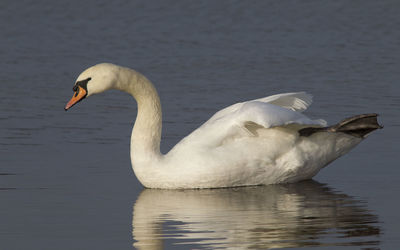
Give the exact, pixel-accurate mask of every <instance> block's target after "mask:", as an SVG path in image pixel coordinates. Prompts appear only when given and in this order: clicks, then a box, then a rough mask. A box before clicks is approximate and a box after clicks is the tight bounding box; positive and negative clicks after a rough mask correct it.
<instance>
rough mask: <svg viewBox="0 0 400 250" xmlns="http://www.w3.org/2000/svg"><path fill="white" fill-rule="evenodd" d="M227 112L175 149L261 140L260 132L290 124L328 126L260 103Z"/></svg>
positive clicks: (249, 103)
mask: <svg viewBox="0 0 400 250" xmlns="http://www.w3.org/2000/svg"><path fill="white" fill-rule="evenodd" d="M228 108H229V109H228V110H227V109H224V110H222V111H224V112H222V113H221V111H220V112H218V113H217V114H216V115H214V116H213V117H212V118H211V119H210V120H208V121H207V122H205V123H204V124H203V125H202V126H201V127H199V128H198V129H196V130H195V131H193V132H192V133H191V134H190V135H189V136H187V137H185V138H184V139H183V140H182V141H181V142H180V143H178V144H177V145H176V147H175V148H174V149H175V150H178V149H179V148H183V147H188V148H190V146H189V145H188V144H191V145H192V146H196V145H197V146H200V147H216V146H219V145H222V144H224V142H227V141H231V139H238V138H241V137H249V136H251V137H254V136H259V135H258V134H257V132H256V131H257V130H258V129H260V128H265V129H268V128H272V127H279V126H285V125H289V124H299V125H315V126H325V125H326V122H325V121H324V120H311V119H310V118H308V117H307V116H305V115H303V114H302V113H300V112H296V111H293V110H290V109H287V108H284V107H280V106H277V105H274V104H270V103H267V102H262V101H259V100H255V101H249V102H245V103H240V104H239V105H238V104H235V105H232V106H230V107H228ZM228 111H230V112H228ZM303 127H304V126H303Z"/></svg>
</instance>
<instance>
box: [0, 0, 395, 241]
mask: <svg viewBox="0 0 400 250" xmlns="http://www.w3.org/2000/svg"><path fill="white" fill-rule="evenodd" d="M399 11H400V4H399V3H398V1H351V2H349V1H330V2H328V1H287V2H286V1H285V2H282V1H251V2H247V1H216V2H200V1H147V2H144V1H123V0H117V1H104V0H100V1H84V2H82V1H63V2H60V1H59V2H54V1H50V0H49V1H44V0H40V1H28V0H24V1H9V0H4V1H2V2H1V3H0V38H1V39H0V58H1V60H0V66H1V71H0V80H1V81H0V86H1V91H0V202H1V206H0V221H1V223H0V248H1V249H134V248H139V249H163V248H164V249H191V248H192V249H193V248H195V249H201V248H238V249H246V248H255V249H266V248H291V247H313V248H324V249H335V248H340V249H341V248H349V249H396V248H398V247H399V246H400V240H399V238H398V232H399V230H400V218H399V213H398V211H400V210H399V209H400V208H399V205H400V203H399V201H398V198H397V197H398V196H399V191H400V182H399V176H400V170H399V169H400V168H399V166H398V161H397V159H398V158H399V157H398V151H399V140H400V133H398V129H399V127H400V118H399V115H400V111H399V105H400V97H399V96H400V88H399V85H398V83H399V80H400V73H399V72H400V71H399V61H400V53H399V44H400V30H399V28H398V27H400V16H399V15H398V13H399ZM99 62H113V63H117V64H120V65H124V66H128V67H131V68H135V69H136V70H138V71H140V72H141V73H143V74H144V75H146V76H147V77H148V78H149V79H150V80H151V81H152V82H153V83H154V84H155V86H156V87H157V89H158V90H159V94H160V96H161V101H162V105H163V113H164V127H163V137H162V145H161V147H162V151H163V152H168V150H169V149H170V148H171V147H172V146H173V145H174V144H175V143H177V142H178V141H179V140H180V139H181V138H182V137H184V136H185V135H187V134H188V133H190V131H192V130H193V129H195V128H196V127H198V126H199V125H200V124H201V123H203V122H204V121H205V120H207V118H209V117H210V116H211V115H212V114H213V113H214V112H216V111H217V110H219V109H221V108H223V107H225V106H227V105H230V104H232V103H235V102H238V101H243V100H248V99H254V98H259V97H263V96H267V95H271V94H275V93H280V92H293V91H307V92H310V93H311V94H313V95H314V104H313V105H312V106H311V108H310V109H309V110H308V111H307V115H309V116H310V117H312V118H324V119H326V120H327V121H328V122H330V123H334V122H337V121H339V120H341V119H343V118H345V117H347V116H351V115H355V114H359V113H367V112H376V113H379V114H380V115H381V116H380V120H381V123H382V124H384V125H385V128H384V129H383V130H380V131H377V132H375V133H374V134H373V135H371V136H370V137H369V138H368V139H367V140H366V141H365V142H363V143H361V144H360V145H359V146H358V147H357V148H356V149H354V150H353V151H352V152H351V153H350V154H348V155H346V156H344V157H343V158H341V159H339V160H337V161H335V162H334V163H332V164H331V165H329V167H327V168H326V169H324V170H322V171H321V172H320V173H319V174H318V175H317V176H316V177H315V178H314V181H308V182H303V183H298V184H290V185H276V186H268V187H251V188H235V189H221V190H188V191H165V190H144V189H143V187H142V186H141V185H140V183H139V182H138V180H137V179H136V177H135V176H134V174H133V172H132V170H131V166H130V159H129V136H130V132H131V128H132V125H133V122H134V119H135V115H136V104H135V102H134V101H133V100H132V98H131V97H129V96H128V95H126V94H124V93H120V92H113V91H111V92H108V93H106V94H103V95H99V96H95V97H93V98H90V100H85V101H83V102H81V103H80V104H79V105H77V106H76V107H74V108H72V109H71V111H69V112H64V110H63V107H64V106H65V103H66V102H67V101H68V100H69V98H70V97H71V95H72V91H71V88H72V86H73V84H74V81H75V79H76V77H77V75H78V74H79V73H80V72H81V71H82V70H84V69H85V68H87V67H89V66H91V65H93V64H96V63H99Z"/></svg>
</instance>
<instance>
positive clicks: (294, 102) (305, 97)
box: [209, 92, 312, 121]
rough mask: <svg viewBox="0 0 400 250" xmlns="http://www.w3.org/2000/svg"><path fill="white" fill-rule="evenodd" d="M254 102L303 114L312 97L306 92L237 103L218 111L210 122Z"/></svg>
mask: <svg viewBox="0 0 400 250" xmlns="http://www.w3.org/2000/svg"><path fill="white" fill-rule="evenodd" d="M254 101H257V102H263V103H269V104H274V105H277V106H280V107H283V108H286V109H290V110H293V111H298V112H303V111H304V110H306V109H307V108H308V107H309V106H310V105H311V103H312V95H310V94H307V93H306V92H295V93H284V94H277V95H271V96H267V97H263V98H260V99H256V100H252V101H248V102H240V103H236V104H233V105H231V106H229V107H226V108H224V109H222V110H220V111H218V112H217V113H215V114H214V115H213V116H212V117H211V118H210V120H209V121H212V120H216V119H219V118H221V117H223V116H226V115H227V114H230V113H233V112H236V111H237V110H239V109H241V108H242V107H243V105H245V104H246V103H249V102H254Z"/></svg>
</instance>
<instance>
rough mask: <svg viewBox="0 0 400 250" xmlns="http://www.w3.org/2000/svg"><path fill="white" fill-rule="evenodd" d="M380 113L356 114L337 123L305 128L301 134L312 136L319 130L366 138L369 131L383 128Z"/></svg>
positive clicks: (301, 130)
mask: <svg viewBox="0 0 400 250" xmlns="http://www.w3.org/2000/svg"><path fill="white" fill-rule="evenodd" d="M377 116H378V114H363V115H356V116H353V117H350V118H347V119H344V120H343V121H341V122H339V123H338V124H336V125H333V126H330V127H324V128H313V127H308V128H303V129H300V130H299V135H300V136H310V135H312V134H314V133H317V132H342V133H346V134H349V135H352V136H355V137H359V138H365V137H366V136H367V135H368V134H369V133H371V132H372V131H374V130H375V129H380V128H383V126H381V125H379V124H378V121H377Z"/></svg>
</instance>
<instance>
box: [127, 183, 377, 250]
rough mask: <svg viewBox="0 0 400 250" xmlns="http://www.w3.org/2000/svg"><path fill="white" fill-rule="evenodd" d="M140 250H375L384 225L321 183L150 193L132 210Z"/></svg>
mask: <svg viewBox="0 0 400 250" xmlns="http://www.w3.org/2000/svg"><path fill="white" fill-rule="evenodd" d="M132 226H133V238H134V241H135V243H134V246H135V247H136V248H138V249H163V247H164V246H163V241H165V240H172V242H173V243H176V244H188V245H191V246H195V247H196V248H201V247H206V248H256V249H260V248H261V249H265V248H282V247H302V246H332V245H335V246H342V245H353V246H376V245H378V244H379V240H378V237H379V234H380V227H379V223H378V218H377V216H376V215H374V214H372V212H371V211H369V210H368V209H367V208H366V207H365V204H364V203H363V202H362V201H359V200H356V199H354V198H352V197H350V196H347V195H345V194H343V193H338V192H335V191H333V190H332V189H330V188H329V187H327V186H326V185H324V184H320V183H318V182H315V181H307V182H301V183H297V184H285V185H270V186H260V187H245V188H234V189H207V190H154V189H146V190H143V192H142V193H141V194H140V196H139V198H138V200H137V201H136V203H135V204H134V206H133V221H132Z"/></svg>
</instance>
